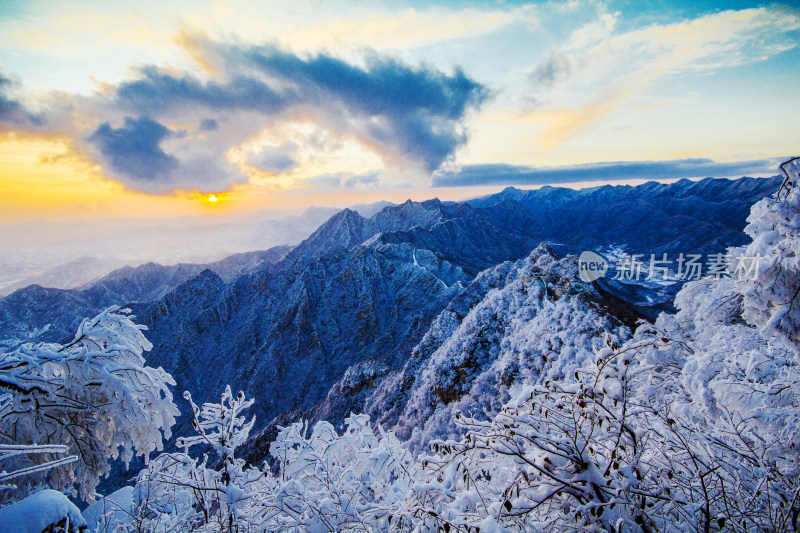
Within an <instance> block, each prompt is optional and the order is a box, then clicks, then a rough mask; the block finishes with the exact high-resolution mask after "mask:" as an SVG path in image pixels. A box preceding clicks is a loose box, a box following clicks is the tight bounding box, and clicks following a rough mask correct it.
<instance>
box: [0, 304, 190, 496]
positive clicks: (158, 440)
mask: <svg viewBox="0 0 800 533" xmlns="http://www.w3.org/2000/svg"><path fill="white" fill-rule="evenodd" d="M116 311H117V310H116V309H109V310H107V311H105V312H103V313H101V314H100V315H98V316H97V317H95V318H93V319H87V320H84V321H83V323H82V324H81V325H80V327H79V328H78V332H77V334H76V335H75V339H74V340H73V341H72V342H70V343H68V344H66V345H63V346H62V345H59V344H37V345H32V344H25V345H22V346H21V347H19V348H18V349H16V350H15V351H13V352H11V353H5V354H2V355H0V393H3V394H2V395H1V396H0V468H1V469H2V470H3V473H2V474H0V478H2V479H3V482H2V484H4V485H11V486H5V487H3V489H5V490H1V491H0V498H6V499H8V498H11V499H16V498H19V497H21V496H23V495H24V493H25V490H26V488H29V487H34V486H38V485H42V484H46V485H48V486H50V487H51V488H55V489H76V490H77V491H78V492H79V494H80V496H81V497H82V498H83V499H90V498H91V496H92V495H93V494H94V490H95V487H96V485H97V482H98V480H99V478H100V476H102V475H104V474H106V473H108V471H109V460H110V459H112V458H121V459H122V460H124V461H129V460H130V459H131V458H132V457H133V455H134V454H141V455H144V456H147V455H149V454H150V453H151V452H153V451H157V450H160V449H161V446H162V436H163V437H164V438H169V436H170V427H171V426H172V425H173V424H174V423H175V417H176V416H177V415H178V410H177V408H176V407H175V405H174V404H173V403H172V393H171V392H170V390H169V388H168V386H170V385H174V384H175V382H174V381H173V379H172V377H171V376H170V375H169V374H167V373H166V372H164V371H163V370H162V369H161V368H157V369H156V368H151V367H148V366H145V364H144V358H143V357H142V352H143V351H144V350H149V349H150V348H151V344H150V343H149V341H148V340H147V339H146V338H145V337H144V335H143V334H142V331H141V330H142V329H144V327H143V326H137V325H136V324H134V323H133V322H132V321H131V320H130V318H128V317H127V316H125V315H124V314H121V313H119V312H116ZM37 445H38V446H37ZM41 445H46V446H41ZM64 453H67V454H69V455H68V456H67V457H64V456H63V454H64ZM14 485H15V486H16V487H14Z"/></svg>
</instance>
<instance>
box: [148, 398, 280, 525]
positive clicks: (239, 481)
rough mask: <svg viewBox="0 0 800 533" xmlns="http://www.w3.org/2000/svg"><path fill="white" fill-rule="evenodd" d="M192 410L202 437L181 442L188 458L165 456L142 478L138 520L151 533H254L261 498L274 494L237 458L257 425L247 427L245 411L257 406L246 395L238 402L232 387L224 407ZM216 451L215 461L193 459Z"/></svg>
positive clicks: (209, 405)
mask: <svg viewBox="0 0 800 533" xmlns="http://www.w3.org/2000/svg"><path fill="white" fill-rule="evenodd" d="M184 396H185V398H186V399H187V400H188V401H189V403H190V405H191V407H192V415H193V419H192V427H193V428H194V430H195V432H196V435H193V436H190V437H184V438H180V439H178V441H177V445H178V447H181V448H184V452H183V453H165V454H161V455H159V456H158V457H157V458H156V459H155V460H154V461H152V462H151V464H150V465H149V466H148V467H147V468H146V469H144V470H143V471H142V472H141V473H140V474H139V478H138V480H137V483H136V487H135V489H134V497H133V500H134V513H133V516H134V520H133V522H134V523H135V524H137V526H140V527H142V528H143V529H145V530H147V531H164V532H167V531H187V530H192V529H195V530H197V531H224V532H239V531H249V530H250V527H251V526H252V527H255V526H254V524H253V521H252V517H251V515H252V514H253V513H254V512H255V510H254V506H253V505H252V504H253V503H254V499H255V497H256V495H259V494H261V495H263V494H266V493H269V492H270V491H269V488H268V487H267V486H265V485H264V482H265V478H266V474H265V473H263V472H261V471H259V470H256V469H252V468H246V466H245V462H244V460H243V459H240V458H236V457H235V452H236V448H238V447H239V446H241V445H242V444H244V443H245V441H246V440H247V437H248V435H249V433H250V429H251V428H252V427H253V424H254V423H255V419H254V418H253V419H250V421H249V422H248V421H246V420H245V418H244V417H243V416H241V415H242V411H244V410H245V409H247V408H248V407H250V406H251V405H252V404H253V400H247V399H245V397H244V394H243V393H241V392H240V393H239V394H238V395H237V396H233V394H232V393H231V389H230V387H226V389H225V392H224V393H223V394H222V400H221V402H220V403H205V404H203V406H202V408H201V407H198V406H197V405H196V404H195V403H194V402H193V401H192V397H191V395H190V394H189V393H188V392H187V393H185V394H184ZM194 446H199V447H201V448H203V447H204V448H207V449H210V451H211V452H212V454H213V455H212V456H211V457H210V456H209V455H208V454H207V453H205V454H203V456H202V459H197V458H192V457H190V456H189V454H188V451H189V448H191V447H194Z"/></svg>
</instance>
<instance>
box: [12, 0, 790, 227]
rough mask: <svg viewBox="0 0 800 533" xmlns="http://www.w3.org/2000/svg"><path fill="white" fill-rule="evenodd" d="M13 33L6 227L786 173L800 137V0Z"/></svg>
mask: <svg viewBox="0 0 800 533" xmlns="http://www.w3.org/2000/svg"><path fill="white" fill-rule="evenodd" d="M0 35H2V36H3V38H2V39H0V224H3V223H6V224H7V223H16V222H20V221H26V220H35V219H36V220H38V219H42V220H65V219H103V218H131V217H133V218H137V217H138V218H148V217H172V216H176V217H177V216H209V217H211V216H222V215H231V214H242V213H248V212H256V211H258V210H265V209H269V210H296V209H302V208H304V207H306V206H310V205H318V206H340V207H342V206H346V205H350V204H354V203H364V202H371V201H377V200H379V199H386V200H390V201H403V200H404V199H406V198H413V199H424V198H430V197H433V196H438V197H439V198H442V199H460V198H466V197H471V196H477V195H480V194H485V193H486V192H491V191H493V190H500V189H501V188H503V187H505V186H508V185H514V186H518V187H535V186H541V185H545V184H556V185H557V184H560V185H567V186H583V185H587V184H596V183H640V182H642V181H643V180H649V179H660V180H667V179H678V178H684V177H688V178H694V177H705V176H716V177H740V176H742V175H749V176H766V175H775V174H777V173H778V164H779V163H780V162H782V161H783V160H785V159H788V158H789V157H791V156H794V155H798V152H800V130H798V128H797V121H798V119H800V98H798V96H797V94H798V91H797V87H798V86H800V47H799V46H798V45H799V44H800V8H798V6H797V5H795V4H786V3H783V4H782V3H774V4H773V3H769V4H762V3H752V2H727V3H726V2H709V1H700V2H677V1H672V2H670V1H659V2H651V1H632V0H621V1H609V2H600V1H584V0H570V1H567V2H539V3H523V2H511V1H505V2H440V3H426V2H415V1H405V2H404V1H399V2H398V1H395V2H388V1H386V2H382V1H366V0H364V1H350V2H332V1H327V0H313V1H303V0H299V1H294V2H292V3H287V2H251V1H244V0H243V1H232V2H222V1H219V2H216V1H210V2H203V1H199V2H196V1H192V2H188V1H185V2H181V1H177V2H163V1H158V2H155V1H142V2H121V1H103V2H93V1H86V2H80V3H77V2H58V1H53V0H51V1H37V0H26V1H16V0H3V1H2V2H0ZM212 196H213V199H214V200H216V201H210V200H211V199H212Z"/></svg>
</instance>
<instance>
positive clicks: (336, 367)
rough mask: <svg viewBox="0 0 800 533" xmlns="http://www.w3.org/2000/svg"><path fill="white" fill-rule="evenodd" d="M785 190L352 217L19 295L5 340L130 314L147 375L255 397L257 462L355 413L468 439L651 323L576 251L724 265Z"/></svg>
mask: <svg viewBox="0 0 800 533" xmlns="http://www.w3.org/2000/svg"><path fill="white" fill-rule="evenodd" d="M780 181H781V180H780V179H779V178H777V177H776V178H768V179H751V178H742V179H739V180H725V179H711V178H708V179H704V180H700V181H689V180H681V181H678V182H675V183H671V184H661V183H655V182H649V183H646V184H643V185H640V186H637V187H631V186H603V187H596V188H591V189H583V190H572V189H563V188H553V187H543V188H541V189H537V190H519V189H514V188H508V189H505V190H504V191H502V192H500V193H498V194H495V195H491V196H487V197H483V198H479V199H475V200H470V201H467V202H459V203H454V202H441V201H439V200H437V199H433V200H428V201H425V202H412V201H408V202H405V203H403V204H400V205H387V206H385V207H383V208H382V209H380V210H379V211H377V212H375V213H372V214H370V213H367V214H369V215H370V216H363V215H361V214H359V213H358V212H356V211H354V210H351V209H345V210H342V211H340V212H337V213H336V214H334V215H333V216H332V217H330V218H329V219H328V220H327V221H326V222H325V223H323V224H322V225H321V226H320V227H319V228H318V229H317V230H316V231H314V232H313V233H312V234H311V235H310V236H309V237H308V238H307V239H305V240H304V241H303V242H301V243H300V244H299V245H297V246H295V247H294V248H289V247H278V248H272V249H270V250H267V251H265V252H258V253H250V254H239V255H236V256H232V257H229V258H227V259H225V260H223V261H219V262H217V263H212V264H204V265H195V264H180V265H175V266H169V267H165V266H161V265H156V264H147V265H143V266H140V267H137V268H131V267H127V268H124V269H121V270H117V271H115V272H113V273H112V274H110V275H109V276H106V277H105V278H103V279H102V280H100V281H99V282H97V283H95V284H92V285H90V286H87V287H83V288H81V289H74V290H61V289H46V288H42V287H40V286H30V287H26V288H24V289H20V290H17V291H16V292H14V293H12V294H11V295H9V296H7V297H5V298H3V299H1V300H0V332H2V333H1V334H0V346H3V345H5V346H6V347H14V346H16V345H18V344H19V343H21V342H27V341H40V340H50V341H59V340H64V338H65V337H67V336H68V335H69V334H70V333H71V332H72V331H74V329H75V326H76V325H77V322H78V321H79V320H80V319H81V318H83V317H85V316H91V315H93V314H95V313H96V312H97V311H99V310H101V309H102V308H105V307H107V306H109V305H121V306H125V307H130V308H131V309H132V310H133V313H134V314H135V315H136V317H137V322H139V323H142V324H144V325H146V326H147V327H148V331H147V333H146V334H147V337H148V339H149V340H150V341H151V342H152V343H153V345H154V347H153V350H152V351H151V352H150V353H149V354H148V356H147V359H148V364H149V365H151V366H162V367H163V368H164V369H165V370H167V371H168V372H169V373H171V374H172V375H173V376H174V377H175V379H176V382H177V387H176V390H177V391H178V392H179V393H180V392H181V391H183V390H188V391H191V392H192V395H193V397H194V398H195V401H198V402H202V401H208V400H212V399H214V398H218V397H219V395H220V393H221V392H222V390H223V389H224V387H225V385H226V384H230V385H231V386H232V387H233V388H234V389H236V390H244V391H245V392H246V394H247V395H248V396H249V397H253V398H255V399H256V404H255V406H254V407H253V408H252V409H251V410H252V411H253V413H254V414H255V415H256V419H257V422H256V428H257V429H260V430H261V431H260V432H258V433H257V434H256V435H255V436H254V437H253V439H252V441H251V443H250V445H249V447H248V452H247V453H248V457H249V458H250V459H251V460H254V461H255V460H260V459H263V458H264V457H265V451H266V444H267V443H268V442H269V441H270V440H271V438H273V437H274V434H275V432H276V428H277V426H278V425H281V424H286V423H288V422H291V421H294V420H296V419H299V418H306V419H310V420H320V419H327V420H330V421H332V422H334V423H339V422H341V421H342V420H343V418H344V417H345V416H346V415H347V414H348V413H349V412H350V411H351V410H355V411H364V412H368V413H370V414H371V415H372V417H373V420H376V421H379V422H381V423H382V424H384V425H385V426H386V427H389V428H392V429H394V430H395V431H396V432H397V433H398V435H400V436H402V437H403V438H406V439H411V440H412V442H417V443H418V444H419V445H422V444H423V443H424V442H425V441H426V439H429V438H430V437H431V436H436V435H441V434H443V433H446V432H448V431H450V430H452V427H450V426H449V424H452V422H448V417H450V416H451V414H452V413H451V411H452V410H453V409H455V408H459V409H462V410H470V409H471V410H473V411H476V412H477V411H483V412H489V411H492V410H493V409H496V408H497V407H498V406H499V405H500V404H501V403H502V401H503V398H505V397H506V394H507V390H508V388H509V387H512V386H513V384H514V383H515V382H517V381H518V377H519V376H528V378H526V379H527V380H528V381H530V379H532V378H530V376H533V375H535V376H549V374H548V368H551V367H552V368H565V367H566V368H569V364H566V366H565V363H564V361H563V360H560V361H559V364H558V365H554V359H556V358H562V359H563V358H565V357H568V358H571V359H570V361H574V363H575V364H579V363H580V362H581V361H583V360H584V359H585V358H586V357H589V356H590V355H591V353H592V346H591V345H590V342H589V339H591V338H592V337H593V336H594V335H595V334H596V333H597V332H598V331H601V330H605V331H612V332H614V335H617V336H618V337H620V338H624V337H625V335H626V334H627V333H626V332H629V331H630V328H631V327H633V326H634V324H635V322H636V320H637V319H638V318H641V317H643V316H648V313H649V312H651V311H652V310H651V309H649V308H648V307H647V306H646V305H642V304H641V301H640V299H641V298H640V296H641V294H639V295H638V296H637V298H631V297H630V292H631V291H630V290H628V289H627V288H625V287H622V288H620V287H619V286H618V284H617V285H615V284H614V283H613V282H611V281H607V282H605V284H598V283H585V282H581V281H580V280H578V278H577V265H576V258H575V257H574V256H573V255H572V254H577V253H580V252H581V251H583V250H597V251H603V250H608V249H611V248H616V249H622V250H625V251H626V252H629V253H642V254H647V255H649V254H650V253H655V254H661V253H668V254H676V255H677V254H679V253H699V254H705V255H707V254H711V253H716V252H723V251H725V249H726V248H727V247H729V246H738V245H741V244H744V243H746V242H747V237H746V236H745V234H744V233H743V232H742V229H743V227H744V225H745V223H746V222H745V221H746V217H747V214H748V213H749V210H750V206H751V205H752V204H753V203H754V202H755V201H757V200H759V199H761V198H762V197H764V196H766V195H768V194H772V193H773V192H775V191H776V190H777V188H778V187H779V185H780ZM542 243H545V244H542ZM679 286H680V283H679V282H676V283H674V284H673V285H672V287H671V290H672V291H673V292H672V294H674V291H675V290H677V287H679ZM641 290H642V291H648V290H650V289H649V288H648V287H644V288H642V289H641ZM662 296H663V295H662ZM658 297H659V293H658V289H653V293H652V298H650V299H653V298H655V299H658ZM537 317H538V318H537ZM569 317H572V318H571V320H573V321H575V320H577V321H578V323H579V324H580V327H579V328H578V330H579V334H577V335H573V337H571V338H566V336H565V334H564V332H563V331H561V330H560V329H559V327H558V326H553V325H554V324H556V325H558V324H561V323H565V321H566V320H567V318H569ZM576 317H577V318H576ZM572 330H573V333H574V331H575V329H574V327H572ZM515 376H516V377H515ZM549 378H550V379H557V378H558V376H549ZM186 423H187V419H186V418H185V417H184V418H182V419H181V420H180V422H179V427H177V428H175V430H174V434H175V435H181V434H184V433H186V431H187V428H186V427H185V426H186Z"/></svg>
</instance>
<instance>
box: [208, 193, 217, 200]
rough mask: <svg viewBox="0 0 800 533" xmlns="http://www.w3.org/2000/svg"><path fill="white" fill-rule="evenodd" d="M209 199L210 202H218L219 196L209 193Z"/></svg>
mask: <svg viewBox="0 0 800 533" xmlns="http://www.w3.org/2000/svg"><path fill="white" fill-rule="evenodd" d="M208 201H209V202H216V201H217V197H216V196H214V195H213V194H209V195H208Z"/></svg>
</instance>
